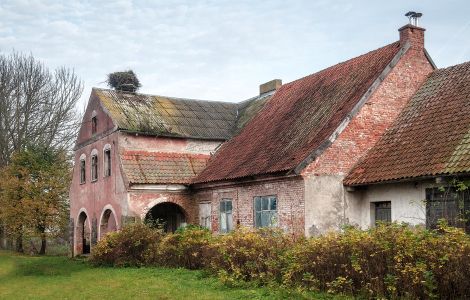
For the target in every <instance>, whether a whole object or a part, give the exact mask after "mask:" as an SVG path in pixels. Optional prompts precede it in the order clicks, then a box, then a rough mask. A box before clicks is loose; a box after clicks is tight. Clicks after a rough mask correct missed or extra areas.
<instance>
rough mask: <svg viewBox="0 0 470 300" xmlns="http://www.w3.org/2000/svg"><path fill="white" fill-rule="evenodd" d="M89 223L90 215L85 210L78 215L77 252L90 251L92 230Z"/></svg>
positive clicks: (85, 252)
mask: <svg viewBox="0 0 470 300" xmlns="http://www.w3.org/2000/svg"><path fill="white" fill-rule="evenodd" d="M88 223H89V222H88V216H87V215H86V213H85V212H84V211H82V212H81V213H80V215H79V216H78V222H77V229H76V232H77V235H76V239H77V254H89V253H90V242H91V231H90V227H89V226H88Z"/></svg>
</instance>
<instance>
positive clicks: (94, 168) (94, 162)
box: [91, 155, 98, 181]
mask: <svg viewBox="0 0 470 300" xmlns="http://www.w3.org/2000/svg"><path fill="white" fill-rule="evenodd" d="M96 180H98V156H97V155H93V156H92V157H91V181H96Z"/></svg>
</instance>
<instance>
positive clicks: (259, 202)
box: [254, 196, 277, 227]
mask: <svg viewBox="0 0 470 300" xmlns="http://www.w3.org/2000/svg"><path fill="white" fill-rule="evenodd" d="M254 206H255V209H254V212H255V226H256V227H276V226H277V197H276V196H260V197H255V199H254Z"/></svg>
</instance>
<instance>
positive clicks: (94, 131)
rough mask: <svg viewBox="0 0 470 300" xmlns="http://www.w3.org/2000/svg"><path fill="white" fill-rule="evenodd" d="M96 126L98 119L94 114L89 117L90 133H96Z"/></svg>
mask: <svg viewBox="0 0 470 300" xmlns="http://www.w3.org/2000/svg"><path fill="white" fill-rule="evenodd" d="M97 126H98V120H97V119H96V116H94V117H92V118H91V134H95V133H96V128H97Z"/></svg>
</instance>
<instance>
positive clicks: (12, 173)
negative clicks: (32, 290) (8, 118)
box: [0, 146, 71, 254]
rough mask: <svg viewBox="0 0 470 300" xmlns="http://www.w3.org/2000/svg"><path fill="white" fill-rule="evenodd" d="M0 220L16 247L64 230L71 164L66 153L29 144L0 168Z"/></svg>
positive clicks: (42, 241)
mask: <svg viewBox="0 0 470 300" xmlns="http://www.w3.org/2000/svg"><path fill="white" fill-rule="evenodd" d="M0 174H1V178H2V180H1V181H0V220H2V223H3V226H4V229H5V231H6V233H7V234H8V235H9V237H10V238H12V239H14V240H15V241H16V247H17V250H18V251H20V252H22V251H23V243H24V241H26V240H29V239H31V238H37V239H40V240H41V248H40V250H39V251H38V252H39V253H40V254H44V253H45V251H46V241H47V239H48V238H50V237H56V236H58V235H60V234H62V233H63V231H64V229H65V228H66V226H67V222H68V207H69V205H68V188H69V184H70V174H71V165H70V161H69V160H68V157H67V155H66V153H65V152H63V151H56V150H53V149H51V148H47V147H40V146H29V147H27V148H26V149H25V150H23V151H20V152H16V153H14V154H13V156H12V159H11V163H10V164H8V165H7V166H6V167H4V168H2V169H0Z"/></svg>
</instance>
